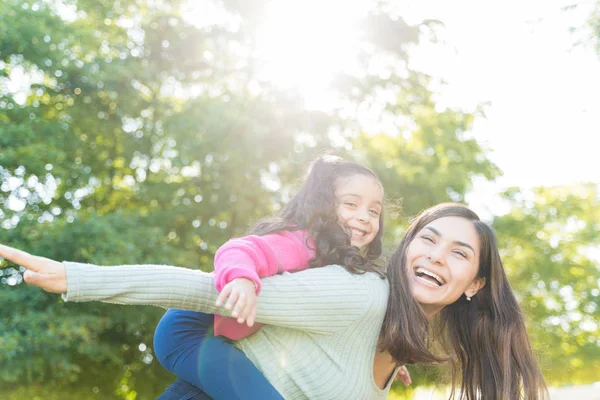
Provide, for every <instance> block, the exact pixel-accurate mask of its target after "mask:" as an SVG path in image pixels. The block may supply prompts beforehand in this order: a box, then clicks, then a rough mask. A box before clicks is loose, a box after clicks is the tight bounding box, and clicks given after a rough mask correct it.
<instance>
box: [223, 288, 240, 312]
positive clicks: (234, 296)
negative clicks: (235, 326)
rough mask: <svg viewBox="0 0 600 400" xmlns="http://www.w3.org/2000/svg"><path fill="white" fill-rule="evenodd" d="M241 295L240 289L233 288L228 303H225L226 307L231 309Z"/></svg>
mask: <svg viewBox="0 0 600 400" xmlns="http://www.w3.org/2000/svg"><path fill="white" fill-rule="evenodd" d="M239 296H240V294H239V292H238V291H235V290H232V291H231V294H230V295H229V299H227V304H225V309H227V310H231V309H232V308H233V305H234V304H236V303H237V301H238V297H239Z"/></svg>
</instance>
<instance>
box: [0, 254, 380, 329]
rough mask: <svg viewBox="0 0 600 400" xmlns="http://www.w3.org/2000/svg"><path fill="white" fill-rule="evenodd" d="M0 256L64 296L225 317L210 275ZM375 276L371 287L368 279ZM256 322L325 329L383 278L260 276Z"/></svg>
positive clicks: (344, 320) (351, 317)
mask: <svg viewBox="0 0 600 400" xmlns="http://www.w3.org/2000/svg"><path fill="white" fill-rule="evenodd" d="M0 256H1V257H4V258H6V259H8V260H10V261H12V262H14V263H16V264H19V265H22V266H23V267H25V268H27V269H28V270H27V271H26V272H25V275H24V278H25V281H26V282H27V283H29V284H32V285H35V286H39V287H41V288H42V289H44V290H46V291H49V292H53V293H66V296H65V297H66V300H68V301H104V302H110V303H119V304H147V305H154V306H160V307H173V308H181V309H188V310H200V311H204V312H208V313H213V314H220V315H225V316H229V314H228V313H229V312H228V311H226V310H224V309H223V308H218V307H217V306H216V305H215V301H216V298H217V291H216V289H215V287H214V282H213V278H212V276H211V275H210V274H207V273H204V272H202V271H196V270H189V269H185V268H177V267H168V266H157V265H153V266H140V265H133V266H119V267H99V266H95V265H90V264H78V263H64V264H62V263H59V262H56V261H54V260H50V259H48V258H43V257H37V256H34V255H31V254H28V253H26V252H23V251H20V250H17V249H13V248H11V247H8V246H3V245H0ZM374 281H377V284H378V286H377V290H376V291H374V290H373V289H370V288H373V287H374V286H373V282H374ZM262 282H263V290H262V292H261V295H260V297H259V305H258V313H257V321H258V322H261V323H266V324H271V325H278V326H283V327H288V328H294V329H301V330H306V331H312V332H316V333H331V332H335V331H337V330H338V329H340V328H343V327H347V326H348V325H349V324H351V323H352V322H353V321H355V320H356V319H357V318H359V317H360V316H361V315H362V314H363V313H364V312H365V310H366V309H367V308H368V307H369V304H373V297H374V296H377V295H379V294H381V293H385V291H386V290H387V283H386V282H385V281H382V280H380V279H379V278H378V277H376V276H374V275H373V274H369V273H367V274H363V275H352V274H350V273H349V272H347V271H346V270H345V269H344V268H342V267H339V266H329V267H323V268H313V269H309V270H306V271H302V272H298V273H295V274H284V275H276V276H273V277H270V278H265V279H263V281H262Z"/></svg>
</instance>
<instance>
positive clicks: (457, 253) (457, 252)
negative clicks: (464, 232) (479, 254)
mask: <svg viewBox="0 0 600 400" xmlns="http://www.w3.org/2000/svg"><path fill="white" fill-rule="evenodd" d="M454 254H456V255H458V256H460V257H462V258H467V255H466V254H465V253H463V252H462V251H455V252H454Z"/></svg>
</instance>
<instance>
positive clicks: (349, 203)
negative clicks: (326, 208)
mask: <svg viewBox="0 0 600 400" xmlns="http://www.w3.org/2000/svg"><path fill="white" fill-rule="evenodd" d="M344 204H345V205H347V206H348V207H356V204H355V203H351V202H349V201H347V202H345V203H344Z"/></svg>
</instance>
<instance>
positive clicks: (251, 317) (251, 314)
mask: <svg viewBox="0 0 600 400" xmlns="http://www.w3.org/2000/svg"><path fill="white" fill-rule="evenodd" d="M254 321H256V304H254V305H253V306H252V307H251V308H250V312H249V313H248V318H246V325H248V327H249V328H252V327H253V326H254Z"/></svg>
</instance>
